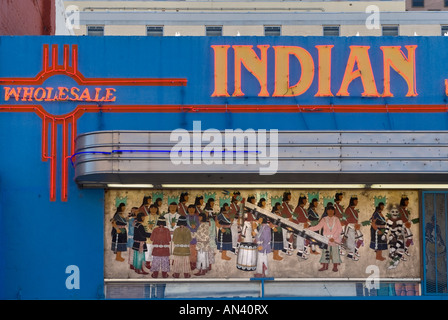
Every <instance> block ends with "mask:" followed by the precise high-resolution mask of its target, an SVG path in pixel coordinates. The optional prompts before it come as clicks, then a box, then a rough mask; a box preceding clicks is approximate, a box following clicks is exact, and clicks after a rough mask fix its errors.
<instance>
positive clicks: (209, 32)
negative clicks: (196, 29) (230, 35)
mask: <svg viewBox="0 0 448 320" xmlns="http://www.w3.org/2000/svg"><path fill="white" fill-rule="evenodd" d="M205 35H206V36H208V37H219V36H222V26H205Z"/></svg>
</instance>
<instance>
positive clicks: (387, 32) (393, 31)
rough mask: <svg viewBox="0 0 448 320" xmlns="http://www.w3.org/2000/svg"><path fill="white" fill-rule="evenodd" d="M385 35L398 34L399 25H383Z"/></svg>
mask: <svg viewBox="0 0 448 320" xmlns="http://www.w3.org/2000/svg"><path fill="white" fill-rule="evenodd" d="M383 36H393V37H396V36H398V26H383Z"/></svg>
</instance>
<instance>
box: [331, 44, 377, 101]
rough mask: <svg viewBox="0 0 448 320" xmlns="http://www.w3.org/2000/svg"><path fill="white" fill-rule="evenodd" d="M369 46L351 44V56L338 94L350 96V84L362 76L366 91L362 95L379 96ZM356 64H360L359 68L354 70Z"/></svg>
mask: <svg viewBox="0 0 448 320" xmlns="http://www.w3.org/2000/svg"><path fill="white" fill-rule="evenodd" d="M369 48H370V47H369V46H350V56H349V58H348V61H347V66H346V68H345V73H344V77H343V79H342V84H341V87H340V89H339V91H338V93H337V94H336V95H337V96H347V97H348V96H349V95H350V94H349V93H348V86H349V85H350V83H351V82H352V81H353V80H354V79H356V78H358V77H360V78H361V81H362V85H363V87H364V92H363V93H362V94H361V95H362V96H363V97H379V93H378V90H377V89H376V84H375V78H374V76H373V71H372V65H371V63H370V57H369V53H368V50H369ZM355 64H356V65H357V66H358V69H356V70H355V71H353V68H354V67H355Z"/></svg>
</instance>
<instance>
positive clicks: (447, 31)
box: [441, 26, 448, 36]
mask: <svg viewBox="0 0 448 320" xmlns="http://www.w3.org/2000/svg"><path fill="white" fill-rule="evenodd" d="M441 31H442V36H448V26H442V27H441Z"/></svg>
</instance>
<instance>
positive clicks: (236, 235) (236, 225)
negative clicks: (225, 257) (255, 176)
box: [230, 191, 243, 254]
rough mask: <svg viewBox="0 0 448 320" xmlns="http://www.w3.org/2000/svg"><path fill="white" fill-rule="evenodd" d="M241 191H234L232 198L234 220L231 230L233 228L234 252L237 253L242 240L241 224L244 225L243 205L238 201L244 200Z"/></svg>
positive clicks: (231, 207) (231, 216)
mask: <svg viewBox="0 0 448 320" xmlns="http://www.w3.org/2000/svg"><path fill="white" fill-rule="evenodd" d="M242 200H243V199H242V198H241V193H240V192H239V191H235V192H234V193H233V196H232V199H231V200H230V218H231V219H233V220H232V225H231V227H230V228H231V230H232V250H231V251H232V252H233V253H234V254H237V253H238V252H237V250H238V245H239V242H240V240H241V239H240V235H241V225H242V222H241V220H242V216H243V211H242V207H241V205H240V204H238V202H240V201H242Z"/></svg>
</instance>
